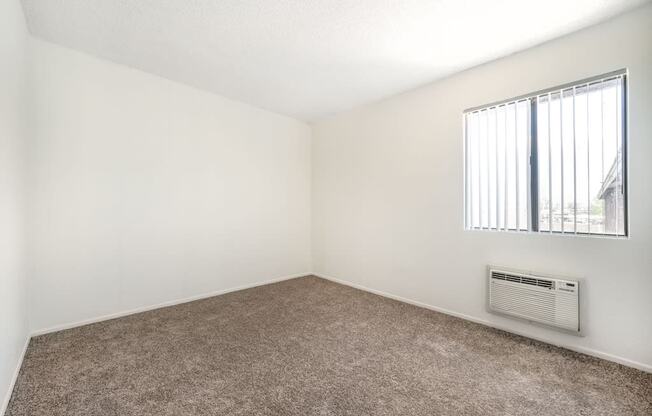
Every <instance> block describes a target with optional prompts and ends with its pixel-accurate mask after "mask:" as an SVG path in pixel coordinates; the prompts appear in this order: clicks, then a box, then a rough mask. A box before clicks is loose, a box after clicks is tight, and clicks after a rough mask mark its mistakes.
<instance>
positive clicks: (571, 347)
mask: <svg viewBox="0 0 652 416" xmlns="http://www.w3.org/2000/svg"><path fill="white" fill-rule="evenodd" d="M313 275H314V276H317V277H321V278H322V279H326V280H330V281H332V282H335V283H339V284H342V285H345V286H350V287H353V288H355V289H360V290H364V291H365V292H369V293H373V294H375V295H379V296H382V297H385V298H389V299H394V300H397V301H399V302H404V303H408V304H410V305H414V306H418V307H421V308H425V309H429V310H432V311H435V312H440V313H443V314H446V315H450V316H455V317H457V318H462V319H465V320H467V321H471V322H475V323H477V324H480V325H484V326H488V327H491V328H496V329H499V330H501V331H505V332H510V333H512V334H516V335H520V336H523V337H526V338H530V339H534V340H537V341H540V342H545V343H546V344H551V345H555V346H557V347H561V348H566V349H568V350H571V351H575V352H579V353H582V354H586V355H591V356H593V357H598V358H601V359H603V360H607V361H613V362H615V363H618V364H622V365H624V366H627V367H632V368H636V369H638V370H641V371H645V372H648V373H652V365H648V364H644V363H640V362H638V361H633V360H629V359H627V358H623V357H619V356H616V355H613V354H609V353H606V352H602V351H597V350H594V349H591V348H585V347H580V346H577V345H571V344H563V343H557V342H551V341H550V340H548V339H545V338H540V337H533V336H531V335H527V334H525V333H522V332H520V331H515V330H513V329H511V328H508V327H506V326H502V325H498V324H495V323H493V322H490V321H487V320H484V319H481V318H476V317H474V316H470V315H465V314H463V313H459V312H455V311H451V310H448V309H444V308H440V307H437V306H433V305H428V304H426V303H423V302H419V301H416V300H412V299H407V298H404V297H402V296H397V295H392V294H390V293H387V292H383V291H381V290H376V289H371V288H368V287H366V286H362V285H359V284H357V283H352V282H349V281H346V280H343V279H338V278H336V277H332V276H326V275H323V274H320V273H313Z"/></svg>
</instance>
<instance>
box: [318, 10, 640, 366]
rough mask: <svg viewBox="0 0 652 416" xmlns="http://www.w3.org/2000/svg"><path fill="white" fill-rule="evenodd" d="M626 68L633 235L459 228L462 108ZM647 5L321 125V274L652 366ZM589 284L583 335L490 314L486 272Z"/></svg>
mask: <svg viewBox="0 0 652 416" xmlns="http://www.w3.org/2000/svg"><path fill="white" fill-rule="evenodd" d="M624 67H626V68H628V69H629V71H630V73H629V86H630V90H629V93H630V95H629V100H630V101H629V117H630V119H629V150H630V159H629V169H630V172H629V173H630V176H629V189H630V200H629V201H630V226H631V238H630V239H629V240H615V239H605V238H582V237H572V236H551V235H525V234H511V233H496V232H479V231H465V230H464V229H463V212H464V210H463V142H462V134H463V132H462V111H463V110H464V109H466V108H469V107H474V106H478V105H482V104H486V103H491V102H495V101H498V100H502V99H508V98H510V97H514V96H518V95H521V94H526V93H529V92H532V91H536V90H540V89H543V88H547V87H552V86H555V85H559V84H563V83H567V82H571V81H575V80H579V79H582V78H586V77H590V76H593V75H599V74H601V73H606V72H609V71H612V70H616V69H620V68H624ZM651 114H652V6H647V7H644V8H641V9H638V10H635V11H633V12H631V13H628V14H626V15H623V16H620V17H617V18H615V19H613V20H611V21H608V22H606V23H603V24H600V25H598V26H594V27H592V28H589V29H586V30H583V31H581V32H577V33H575V34H572V35H569V36H566V37H563V38H560V39H558V40H555V41H552V42H549V43H547V44H544V45H542V46H539V47H536V48H533V49H530V50H527V51H524V52H521V53H518V54H515V55H513V56H510V57H507V58H504V59H500V60H497V61H494V62H492V63H489V64H486V65H482V66H480V67H477V68H474V69H471V70H468V71H465V72H463V73H460V74H458V75H455V76H452V77H450V78H447V79H444V80H442V81H439V82H435V83H433V84H431V85H428V86H425V87H423V88H420V89H417V90H414V91H411V92H408V93H405V94H402V95H399V96H396V97H394V98H391V99H388V100H385V101H382V102H380V103H376V104H373V105H369V106H366V107H364V108H360V109H356V110H353V111H350V112H347V113H345V114H341V115H339V116H336V117H333V118H331V119H328V120H325V121H322V122H319V123H317V124H316V125H315V126H314V129H313V135H314V137H313V153H312V163H313V183H312V186H313V240H312V241H313V258H314V271H315V272H316V273H318V274H322V275H325V276H330V277H334V278H338V279H342V280H345V281H348V282H351V283H354V284H357V285H361V286H364V287H367V288H370V289H374V290H378V291H382V292H385V293H388V294H391V295H394V296H400V297H403V298H407V299H410V300H413V301H418V302H422V303H424V304H427V305H430V306H433V307H436V308H440V309H444V310H447V311H450V312H451V313H454V314H457V315H461V316H465V317H467V318H470V319H473V320H476V321H480V322H483V323H488V324H490V325H494V326H499V327H503V328H507V329H509V330H511V331H516V332H519V333H522V334H526V335H528V336H532V337H536V338H540V339H543V340H546V341H549V342H552V343H557V344H561V345H566V346H569V347H571V348H574V349H577V350H580V351H585V352H589V353H592V354H596V355H600V356H603V357H606V358H610V359H614V360H617V361H620V362H625V363H628V364H629V365H634V366H638V367H639V368H645V369H647V370H652V348H651V346H652V302H650V296H651V295H652V255H651V253H652V215H651V214H650V213H652V192H651V189H652V188H651V187H650V183H651V181H652V163H650V158H651V157H652V117H650V115H651ZM488 264H500V265H505V266H511V267H514V268H518V269H525V270H533V271H540V272H547V273H553V274H562V275H567V276H571V277H580V278H585V285H584V287H583V292H582V295H583V299H582V301H583V307H584V311H585V314H584V315H583V324H584V328H585V330H586V336H585V337H582V338H580V337H574V336H572V335H565V334H562V333H558V332H554V331H552V330H549V329H545V328H542V327H537V326H532V325H529V324H527V323H524V322H521V321H515V320H511V319H508V318H504V317H499V316H496V315H492V314H489V313H488V312H487V311H486V309H485V296H486V295H485V279H486V270H485V268H486V266H487V265H488Z"/></svg>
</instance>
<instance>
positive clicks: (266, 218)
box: [29, 40, 311, 331]
mask: <svg viewBox="0 0 652 416" xmlns="http://www.w3.org/2000/svg"><path fill="white" fill-rule="evenodd" d="M32 42H33V45H32V47H33V51H34V55H33V56H34V62H33V83H34V85H33V88H34V91H35V95H34V108H33V111H34V114H35V120H34V123H33V125H34V131H33V136H34V137H33V142H32V147H31V149H30V160H29V169H30V172H31V173H30V182H29V183H30V194H29V202H30V206H31V210H30V212H29V215H30V241H31V242H32V243H31V244H30V255H31V259H30V273H31V283H32V286H31V287H32V290H31V300H32V306H33V307H32V308H31V309H32V329H34V330H36V331H39V330H42V329H47V328H50V327H56V326H59V325H66V324H69V323H74V322H78V321H82V320H86V319H93V318H96V317H100V316H104V315H108V314H114V313H120V312H123V311H128V310H132V309H137V308H141V307H147V306H150V305H155V304H159V303H162V302H166V301H174V300H178V299H183V298H187V297H192V296H195V295H200V294H204V293H209V292H214V291H220V290H226V289H230V288H235V287H241V286H245V285H251V284H255V283H257V282H262V281H267V280H270V279H274V278H280V277H285V276H289V275H295V274H305V273H308V272H310V270H311V258H310V127H309V126H308V125H306V124H304V123H301V122H298V121H296V120H294V119H291V118H287V117H283V116H279V115H276V114H273V113H270V112H267V111H263V110H260V109H256V108H253V107H250V106H246V105H243V104H239V103H236V102H233V101H229V100H226V99H223V98H220V97H218V96H216V95H212V94H209V93H205V92H201V91H199V90H196V89H193V88H190V87H187V86H183V85H181V84H176V83H173V82H170V81H168V80H165V79H162V78H159V77H156V76H152V75H149V74H146V73H143V72H139V71H137V70H133V69H129V68H126V67H122V66H118V65H114V64H112V63H109V62H107V61H102V60H98V59H95V58H93V57H90V56H88V55H85V54H81V53H78V52H74V51H72V50H69V49H65V48H62V47H59V46H55V45H53V44H49V43H45V42H42V41H39V40H33V41H32Z"/></svg>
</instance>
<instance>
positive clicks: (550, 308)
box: [488, 268, 580, 333]
mask: <svg viewBox="0 0 652 416" xmlns="http://www.w3.org/2000/svg"><path fill="white" fill-rule="evenodd" d="M488 295H489V308H490V310H492V311H495V312H500V313H503V314H507V315H512V316H515V317H518V318H523V319H527V320H529V321H532V322H538V323H542V324H546V325H551V326H554V327H557V328H561V329H564V330H567V331H572V332H574V333H579V328H580V326H579V281H577V280H568V279H559V278H553V277H550V278H549V277H547V276H538V275H536V274H532V273H527V272H518V271H508V270H505V269H503V270H500V269H491V268H490V269H489V291H488Z"/></svg>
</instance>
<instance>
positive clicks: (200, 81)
mask: <svg viewBox="0 0 652 416" xmlns="http://www.w3.org/2000/svg"><path fill="white" fill-rule="evenodd" d="M645 2H646V0H546V1H530V0H494V1H486V0H430V1H428V0H355V1H353V0H276V1H274V0H221V1H219V0H23V6H24V9H25V14H26V16H27V23H28V26H29V29H30V31H31V33H32V34H34V35H36V36H38V37H40V38H43V39H45V40H48V41H51V42H54V43H58V44H61V45H64V46H68V47H71V48H75V49H79V50H82V51H85V52H87V53H90V54H92V55H96V56H98V57H101V58H105V59H108V60H111V61H114V62H117V63H121V64H124V65H128V66H131V67H134V68H138V69H141V70H144V71H147V72H151V73H154V74H157V75H160V76H163V77H166V78H169V79H172V80H176V81H180V82H183V83H186V84H189V85H193V86H195V87H198V88H202V89H205V90H209V91H213V92H215V93H218V94H221V95H224V96H226V97H230V98H232V99H236V100H240V101H244V102H246V103H249V104H252V105H255V106H258V107H262V108H266V109H269V110H272V111H275V112H278V113H283V114H287V115H291V116H294V117H297V118H300V119H303V120H307V121H310V120H315V119H318V118H321V117H324V116H327V115H329V114H332V113H336V112H339V111H343V110H346V109H349V108H352V107H355V106H358V105H361V104H364V103H368V102H371V101H374V100H377V99H380V98H383V97H387V96H389V95H392V94H396V93H398V92H401V91H404V90H407V89H410V88H413V87H416V86H418V85H422V84H425V83H428V82H431V81H433V80H436V79H438V78H441V77H443V76H446V75H449V74H451V73H454V72H457V71H460V70H463V69H466V68H469V67H471V66H475V65H478V64H480V63H483V62H487V61H489V60H492V59H495V58H498V57H501V56H505V55H508V54H510V53H513V52H515V51H518V50H521V49H525V48H527V47H530V46H533V45H536V44H538V43H541V42H544V41H546V40H549V39H552V38H555V37H558V36H561V35H563V34H566V33H569V32H572V31H574V30H577V29H580V28H582V27H585V26H589V25H591V24H595V23H597V22H599V21H602V20H605V19H607V18H609V17H611V16H614V15H616V14H619V13H621V12H624V11H626V10H628V9H631V8H633V7H636V6H638V5H640V4H642V3H645Z"/></svg>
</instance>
